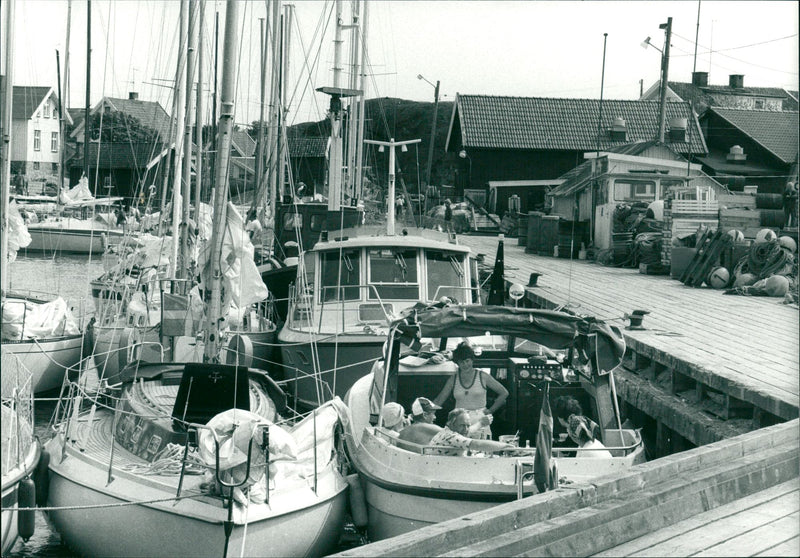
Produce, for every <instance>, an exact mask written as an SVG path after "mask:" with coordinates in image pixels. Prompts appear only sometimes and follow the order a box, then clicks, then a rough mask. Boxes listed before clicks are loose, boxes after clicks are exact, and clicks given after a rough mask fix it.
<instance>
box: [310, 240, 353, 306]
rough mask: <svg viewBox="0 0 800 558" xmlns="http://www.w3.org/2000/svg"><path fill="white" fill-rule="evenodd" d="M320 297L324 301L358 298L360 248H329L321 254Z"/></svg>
mask: <svg viewBox="0 0 800 558" xmlns="http://www.w3.org/2000/svg"><path fill="white" fill-rule="evenodd" d="M321 259H322V266H321V267H322V268H321V270H320V271H321V273H320V282H321V285H320V286H321V289H320V297H321V299H322V302H328V301H331V300H358V299H360V298H361V295H360V293H359V287H358V285H359V279H360V277H361V266H360V265H359V263H360V262H359V251H358V249H351V250H341V251H340V250H329V251H327V252H323V253H322V254H321Z"/></svg>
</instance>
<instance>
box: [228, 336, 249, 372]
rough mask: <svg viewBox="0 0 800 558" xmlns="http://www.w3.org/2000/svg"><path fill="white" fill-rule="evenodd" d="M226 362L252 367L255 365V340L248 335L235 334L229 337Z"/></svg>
mask: <svg viewBox="0 0 800 558" xmlns="http://www.w3.org/2000/svg"><path fill="white" fill-rule="evenodd" d="M225 349H226V355H225V363H226V364H235V365H238V366H246V367H248V368H250V367H251V366H253V341H252V340H251V339H250V337H248V336H247V335H240V334H238V333H237V334H235V335H232V336H231V338H230V339H228V343H227V344H226V346H225Z"/></svg>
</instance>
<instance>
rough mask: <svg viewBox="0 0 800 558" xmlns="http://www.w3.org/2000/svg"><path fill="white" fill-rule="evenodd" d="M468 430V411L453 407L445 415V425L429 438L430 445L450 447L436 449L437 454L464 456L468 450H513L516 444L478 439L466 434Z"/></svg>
mask: <svg viewBox="0 0 800 558" xmlns="http://www.w3.org/2000/svg"><path fill="white" fill-rule="evenodd" d="M469 430H470V418H469V411H467V410H466V409H459V408H456V409H453V410H452V411H450V414H449V415H447V425H445V427H444V429H443V430H442V431H441V432H439V433H438V434H436V435H435V436H434V437H433V438H431V441H430V445H432V446H447V447H449V448H452V449H437V450H435V451H436V454H438V455H454V456H466V455H467V452H468V451H483V452H495V451H502V450H515V449H517V447H516V446H514V445H511V444H506V443H503V442H495V441H494V440H480V439H476V438H470V437H468V436H467V434H469Z"/></svg>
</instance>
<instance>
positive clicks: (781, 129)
mask: <svg viewBox="0 0 800 558" xmlns="http://www.w3.org/2000/svg"><path fill="white" fill-rule="evenodd" d="M709 110H710V111H713V112H714V113H715V114H717V115H719V116H720V117H721V118H723V119H725V120H726V121H728V122H730V124H731V125H732V126H734V127H736V128H738V129H739V130H741V131H742V132H743V133H744V134H747V135H748V136H749V137H750V138H751V139H753V140H754V141H756V142H758V143H759V144H760V145H762V146H763V147H764V149H766V150H767V151H769V152H770V153H772V154H773V155H775V156H776V157H777V158H778V159H780V160H781V161H782V162H784V163H786V164H787V165H789V164H792V163H794V162H796V161H797V150H798V113H797V112H788V111H783V112H777V111H769V110H745V109H732V108H722V107H710V108H709Z"/></svg>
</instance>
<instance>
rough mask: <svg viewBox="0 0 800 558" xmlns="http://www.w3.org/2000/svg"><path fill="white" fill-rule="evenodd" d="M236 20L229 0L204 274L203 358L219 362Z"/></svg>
mask: <svg viewBox="0 0 800 558" xmlns="http://www.w3.org/2000/svg"><path fill="white" fill-rule="evenodd" d="M238 21H239V2H238V1H236V0H228V2H227V7H226V10H225V43H224V45H223V54H222V56H223V60H222V91H221V95H220V100H221V103H220V115H219V128H218V130H219V149H218V150H217V164H216V166H215V168H216V176H215V182H214V184H215V187H214V221H213V229H212V233H211V257H210V258H209V260H208V262H209V270H208V275H207V277H206V279H207V281H208V282H207V283H206V285H207V286H208V287H210V288H208V289H207V292H206V296H207V297H208V298H207V307H206V315H205V319H206V324H205V326H206V327H205V335H206V337H205V343H204V353H203V361H204V362H219V352H220V347H221V343H220V337H219V335H220V330H219V318H220V316H221V315H222V305H221V300H220V291H221V287H222V273H221V271H220V269H219V268H218V267H217V266H218V264H219V260H220V258H221V257H222V241H223V237H224V233H225V222H226V211H225V210H226V202H227V200H228V166H229V163H230V153H231V134H232V132H233V114H234V94H235V92H236V68H235V67H234V64H235V63H236V61H237V60H238V43H239V35H238Z"/></svg>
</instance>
